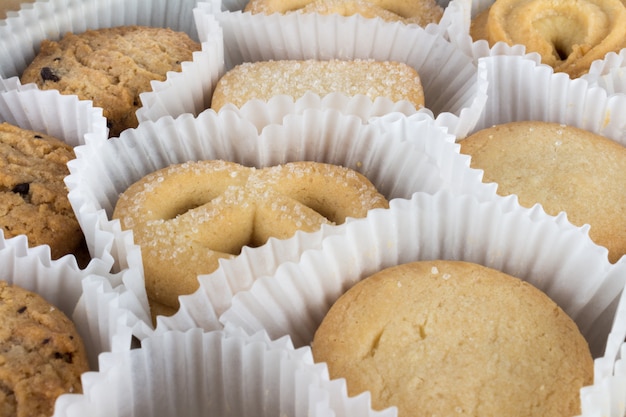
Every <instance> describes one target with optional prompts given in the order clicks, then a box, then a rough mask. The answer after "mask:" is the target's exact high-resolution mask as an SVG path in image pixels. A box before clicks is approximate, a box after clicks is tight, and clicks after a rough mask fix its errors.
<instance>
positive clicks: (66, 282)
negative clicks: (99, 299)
mask: <svg viewBox="0 0 626 417" xmlns="http://www.w3.org/2000/svg"><path fill="white" fill-rule="evenodd" d="M0 236H1V233H0ZM0 264H2V268H0V279H1V280H3V281H6V282H8V283H9V284H12V285H17V286H19V287H22V288H25V289H27V290H29V291H32V292H35V293H37V294H39V295H40V296H42V297H43V298H44V299H46V300H47V301H48V302H49V303H51V304H52V305H54V306H55V307H57V308H58V309H59V310H61V311H63V313H65V315H67V316H68V317H69V318H70V319H71V320H72V321H73V322H74V324H75V325H76V328H77V330H78V332H79V334H80V335H81V337H82V339H83V341H84V343H85V347H86V349H87V354H88V357H89V363H90V365H91V367H92V369H94V370H95V369H97V357H98V355H99V354H100V353H101V352H105V351H110V350H113V348H115V350H124V349H126V350H128V349H130V342H131V334H130V332H128V331H127V328H128V327H129V325H132V324H133V322H132V321H129V322H128V323H124V324H123V325H118V324H119V323H111V325H110V326H108V325H106V326H105V325H103V323H106V322H107V321H108V312H106V311H102V310H100V309H92V308H84V306H83V305H82V299H83V293H84V286H85V285H86V283H87V282H89V281H91V280H95V281H100V282H106V283H107V285H109V286H110V287H112V286H115V287H116V291H117V293H118V294H125V293H126V290H125V288H124V280H123V279H122V277H116V276H113V275H111V274H109V269H110V265H107V264H106V263H104V262H101V261H100V260H97V259H95V260H92V262H90V263H89V265H87V267H86V268H84V269H81V268H79V267H78V265H77V263H76V261H75V259H74V258H72V257H69V256H66V257H63V258H61V259H57V260H52V259H51V258H50V251H49V250H48V248H47V247H46V246H37V247H34V248H30V247H28V241H27V240H26V238H25V237H24V236H18V237H15V238H11V239H2V240H0ZM132 304H133V303H132V302H128V303H127V304H126V308H128V309H129V311H132V308H131V306H132Z"/></svg>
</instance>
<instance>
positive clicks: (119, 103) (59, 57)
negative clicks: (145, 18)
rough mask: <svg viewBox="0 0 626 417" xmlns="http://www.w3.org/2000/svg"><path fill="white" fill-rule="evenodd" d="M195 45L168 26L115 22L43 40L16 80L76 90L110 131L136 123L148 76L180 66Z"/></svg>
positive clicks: (162, 74) (163, 74) (158, 76)
mask: <svg viewBox="0 0 626 417" xmlns="http://www.w3.org/2000/svg"><path fill="white" fill-rule="evenodd" d="M198 50H200V44H198V43H197V42H195V41H194V40H192V39H191V38H190V37H189V36H188V35H187V34H186V33H184V32H178V31H173V30H171V29H165V28H157V27H145V26H120V27H113V28H103V29H98V30H88V31H86V32H83V33H80V34H74V33H68V34H66V35H65V36H64V37H63V38H62V39H61V40H59V41H58V42H55V41H51V40H44V41H42V43H41V48H40V50H39V52H38V54H37V56H36V57H35V59H34V60H33V61H32V63H30V65H29V66H28V67H27V68H26V70H24V72H23V74H22V76H21V82H22V83H23V84H26V83H36V84H37V85H38V86H39V88H41V89H45V90H49V89H55V90H59V91H60V92H61V93H62V94H75V95H77V96H78V97H79V98H80V99H82V100H91V101H93V104H94V105H95V106H97V107H101V108H102V109H103V114H104V116H105V117H106V118H107V120H108V122H109V127H110V135H111V136H119V134H120V133H121V132H122V131H123V130H124V129H127V128H131V127H136V126H137V123H138V122H137V116H136V115H135V112H136V111H137V109H138V108H139V107H141V100H140V98H139V95H140V94H141V93H143V92H146V91H151V89H152V88H151V86H150V82H151V81H152V80H158V81H163V80H165V78H166V74H167V72H168V71H180V70H181V63H182V62H183V61H191V60H192V54H193V52H194V51H198Z"/></svg>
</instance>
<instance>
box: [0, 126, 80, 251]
mask: <svg viewBox="0 0 626 417" xmlns="http://www.w3.org/2000/svg"><path fill="white" fill-rule="evenodd" d="M71 159H74V149H73V148H72V147H71V146H70V145H68V144H66V143H65V142H63V141H61V140H59V139H56V138H54V137H51V136H49V135H45V134H42V133H38V132H35V131H31V130H27V129H22V128H19V127H17V126H14V125H11V124H8V123H2V124H0V225H1V226H2V231H3V233H4V237H5V238H11V237H15V236H17V235H26V236H27V237H28V243H29V246H39V245H49V246H50V251H51V255H52V258H53V259H57V258H60V257H62V256H63V255H66V254H74V253H75V251H77V250H78V249H79V248H80V247H81V244H82V242H83V241H84V238H83V234H82V232H81V229H80V226H79V224H78V220H77V219H76V217H75V215H74V211H73V210H72V206H71V205H70V202H69V200H68V197H67V193H68V191H67V188H66V186H65V183H64V178H65V177H66V176H67V175H69V169H68V167H67V162H68V161H70V160H71Z"/></svg>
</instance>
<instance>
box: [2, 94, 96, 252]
mask: <svg viewBox="0 0 626 417" xmlns="http://www.w3.org/2000/svg"><path fill="white" fill-rule="evenodd" d="M3 122H6V123H10V124H12V125H14V126H18V127H20V128H23V129H29V130H34V131H37V132H41V133H44V134H47V135H51V136H54V137H55V138H57V139H59V140H62V141H64V142H65V143H67V144H69V145H71V146H74V147H76V146H80V145H85V144H86V143H102V142H104V141H106V139H107V127H106V120H105V119H104V117H102V110H101V109H99V108H94V107H93V106H92V105H91V102H89V101H80V100H78V99H77V97H75V96H63V95H61V94H59V93H58V92H57V91H40V90H38V89H32V88H27V87H24V86H20V85H19V83H13V84H10V83H7V84H3V85H2V84H0V123H3ZM23 238H24V239H26V236H23ZM2 241H4V237H2V235H1V234H0V244H1V243H2ZM43 250H46V251H48V253H50V248H49V246H47V245H44V249H43ZM48 256H50V255H48ZM73 261H74V262H76V259H73Z"/></svg>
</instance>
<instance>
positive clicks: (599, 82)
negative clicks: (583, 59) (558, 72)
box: [581, 49, 626, 94]
mask: <svg viewBox="0 0 626 417" xmlns="http://www.w3.org/2000/svg"><path fill="white" fill-rule="evenodd" d="M581 78H582V79H584V80H587V81H589V84H590V85H592V86H598V87H601V88H603V89H604V90H605V91H606V92H607V93H608V94H621V93H626V49H622V50H621V51H620V52H619V53H615V52H611V53H609V54H607V55H606V57H605V58H604V59H603V60H601V61H596V62H594V63H593V64H591V68H590V69H589V72H588V73H587V74H585V75H583V76H582V77H581Z"/></svg>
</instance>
